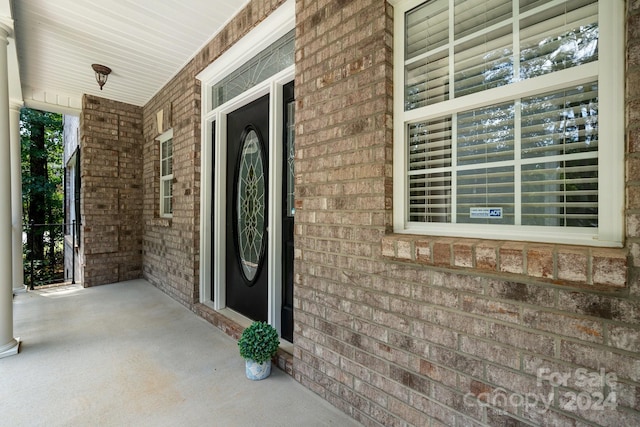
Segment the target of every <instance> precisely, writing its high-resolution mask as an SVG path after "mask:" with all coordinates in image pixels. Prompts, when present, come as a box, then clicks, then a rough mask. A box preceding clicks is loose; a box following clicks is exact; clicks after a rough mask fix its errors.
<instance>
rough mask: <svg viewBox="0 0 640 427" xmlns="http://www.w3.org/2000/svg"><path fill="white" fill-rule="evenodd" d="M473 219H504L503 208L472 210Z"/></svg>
mask: <svg viewBox="0 0 640 427" xmlns="http://www.w3.org/2000/svg"><path fill="white" fill-rule="evenodd" d="M469 216H470V217H471V218H489V219H502V208H470V209H469Z"/></svg>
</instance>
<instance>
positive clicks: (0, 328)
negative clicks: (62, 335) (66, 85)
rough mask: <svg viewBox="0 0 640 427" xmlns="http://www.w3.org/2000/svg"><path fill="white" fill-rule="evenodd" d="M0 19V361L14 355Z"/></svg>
mask: <svg viewBox="0 0 640 427" xmlns="http://www.w3.org/2000/svg"><path fill="white" fill-rule="evenodd" d="M1 19H2V18H0V358H2V357H6V356H11V355H14V354H16V353H18V347H19V346H20V343H19V341H18V340H16V339H15V338H14V337H13V286H12V282H13V277H12V261H11V242H12V239H11V150H10V132H9V78H8V75H9V66H8V61H7V45H8V44H9V40H8V38H9V35H10V34H11V33H12V29H11V27H10V25H7V24H5V23H3V22H2V21H1Z"/></svg>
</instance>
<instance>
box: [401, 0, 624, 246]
mask: <svg viewBox="0 0 640 427" xmlns="http://www.w3.org/2000/svg"><path fill="white" fill-rule="evenodd" d="M617 3H620V4H617ZM394 6H395V13H396V34H395V35H394V36H395V38H396V44H395V49H396V52H395V56H396V58H400V60H399V61H396V67H401V69H396V73H395V79H396V85H395V86H396V88H398V89H396V92H395V96H396V113H395V127H396V138H395V140H396V148H395V153H396V155H395V156H394V158H395V166H394V173H395V172H402V174H403V175H404V176H405V179H398V180H396V181H395V184H394V185H395V186H394V191H395V194H396V197H397V195H402V197H401V200H403V203H402V206H400V207H399V209H397V208H398V204H397V203H396V205H395V206H394V207H396V209H394V211H395V213H394V215H395V216H394V228H395V229H396V231H425V232H434V234H439V235H461V236H477V237H489V238H503V237H504V238H506V239H515V240H539V241H549V240H557V241H558V242H566V243H584V242H585V241H587V242H595V243H594V244H596V245H605V246H616V245H619V244H620V243H621V240H622V237H621V236H622V231H621V230H622V226H621V224H622V218H621V216H622V208H621V205H622V199H623V198H622V196H620V195H615V196H613V199H610V193H611V194H612V193H613V192H620V193H622V192H623V182H624V177H623V175H622V174H620V173H617V172H616V173H613V175H615V176H613V177H610V176H609V175H611V173H610V171H611V170H615V171H619V170H620V169H623V163H622V155H623V152H624V146H623V144H624V141H623V137H622V135H623V134H624V122H623V120H622V116H623V111H624V110H623V106H622V102H621V100H622V99H623V92H622V90H623V87H622V85H621V84H620V82H621V81H623V79H622V78H621V77H620V76H621V75H622V76H623V71H622V68H623V65H624V56H623V51H624V50H623V49H624V48H623V45H622V42H621V40H623V38H622V37H621V35H620V34H621V31H620V27H623V24H624V21H623V12H624V11H623V9H624V2H622V1H617V0H616V1H614V2H613V3H609V1H604V0H600V1H598V0H430V1H426V2H422V3H419V2H417V1H415V0H414V1H410V0H409V1H396V2H395V4H394ZM398 22H399V24H398ZM398 32H401V37H398V34H397V33H398ZM605 47H606V48H605ZM605 61H607V62H605ZM605 63H606V64H609V63H611V65H610V66H611V67H613V68H614V70H613V71H606V70H607V69H608V68H610V67H602V65H601V64H605ZM617 67H619V68H620V69H615V68H617ZM621 73H622V74H621ZM398 79H401V80H402V82H401V84H398V83H399V82H398V81H397V80H398ZM398 95H400V96H398ZM398 98H400V99H398ZM398 106H400V108H397V107H398ZM601 141H602V143H601ZM602 144H605V145H604V147H602ZM601 148H603V149H602V150H601ZM603 183H604V185H603ZM603 188H606V189H607V192H606V193H605V192H603ZM610 203H613V204H614V205H615V208H611V207H610V206H607V205H609V204H610ZM613 216H615V218H614V217H613ZM479 225H482V226H481V227H480V226H479ZM540 230H544V231H540ZM496 233H499V235H496Z"/></svg>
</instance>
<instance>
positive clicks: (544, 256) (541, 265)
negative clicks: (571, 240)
mask: <svg viewBox="0 0 640 427" xmlns="http://www.w3.org/2000/svg"><path fill="white" fill-rule="evenodd" d="M527 274H528V275H529V276H533V277H542V278H545V279H552V278H553V247H552V246H532V247H529V248H527Z"/></svg>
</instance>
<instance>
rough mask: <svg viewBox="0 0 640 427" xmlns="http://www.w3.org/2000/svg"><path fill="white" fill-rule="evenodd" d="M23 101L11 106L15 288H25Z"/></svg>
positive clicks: (13, 103)
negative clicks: (21, 150) (21, 128)
mask: <svg viewBox="0 0 640 427" xmlns="http://www.w3.org/2000/svg"><path fill="white" fill-rule="evenodd" d="M20 108H22V104H21V103H17V102H11V103H10V106H9V115H10V117H9V121H10V125H9V131H10V132H11V137H10V140H11V223H12V226H13V229H12V231H13V245H12V249H13V251H12V254H13V289H16V290H17V289H23V287H24V281H23V267H22V165H21V155H20Z"/></svg>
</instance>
